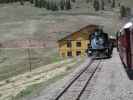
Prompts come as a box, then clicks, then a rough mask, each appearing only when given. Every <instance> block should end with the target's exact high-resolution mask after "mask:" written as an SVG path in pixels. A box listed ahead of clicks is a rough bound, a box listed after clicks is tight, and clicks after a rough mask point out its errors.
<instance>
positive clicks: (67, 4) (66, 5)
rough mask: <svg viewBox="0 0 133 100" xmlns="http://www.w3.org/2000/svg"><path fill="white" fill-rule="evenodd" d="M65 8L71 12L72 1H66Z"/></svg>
mask: <svg viewBox="0 0 133 100" xmlns="http://www.w3.org/2000/svg"><path fill="white" fill-rule="evenodd" d="M65 8H66V10H70V9H71V1H70V0H67V1H66V3H65Z"/></svg>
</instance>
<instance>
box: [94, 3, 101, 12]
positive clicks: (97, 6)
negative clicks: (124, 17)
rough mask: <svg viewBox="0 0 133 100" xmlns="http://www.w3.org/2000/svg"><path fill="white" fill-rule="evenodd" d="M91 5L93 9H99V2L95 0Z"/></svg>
mask: <svg viewBox="0 0 133 100" xmlns="http://www.w3.org/2000/svg"><path fill="white" fill-rule="evenodd" d="M93 7H94V9H95V11H99V8H100V4H99V2H98V1H97V0H95V1H94V4H93Z"/></svg>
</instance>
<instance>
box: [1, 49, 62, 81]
mask: <svg viewBox="0 0 133 100" xmlns="http://www.w3.org/2000/svg"><path fill="white" fill-rule="evenodd" d="M60 60H62V59H61V58H60V57H59V55H58V53H57V50H49V49H44V48H40V49H39V48H34V49H30V58H29V55H28V49H17V48H14V49H13V48H12V49H11V48H10V49H1V50H0V69H1V70H0V80H3V79H7V78H9V77H12V76H14V75H18V74H22V73H24V72H28V71H30V64H29V63H31V69H35V68H38V67H41V66H43V65H47V64H50V63H53V62H57V61H60Z"/></svg>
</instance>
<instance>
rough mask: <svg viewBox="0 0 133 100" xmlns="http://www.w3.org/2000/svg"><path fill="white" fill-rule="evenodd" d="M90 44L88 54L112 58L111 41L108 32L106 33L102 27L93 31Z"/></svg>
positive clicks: (95, 56)
mask: <svg viewBox="0 0 133 100" xmlns="http://www.w3.org/2000/svg"><path fill="white" fill-rule="evenodd" d="M89 41H90V46H89V47H88V49H87V55H88V56H93V57H94V58H110V57H111V52H112V51H111V50H112V46H111V43H110V41H109V37H108V34H107V33H104V32H103V30H102V29H97V30H96V31H95V32H93V33H91V35H90V38H89Z"/></svg>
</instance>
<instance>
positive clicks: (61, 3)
mask: <svg viewBox="0 0 133 100" xmlns="http://www.w3.org/2000/svg"><path fill="white" fill-rule="evenodd" d="M60 9H61V10H64V9H65V1H64V0H61V1H60Z"/></svg>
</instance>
